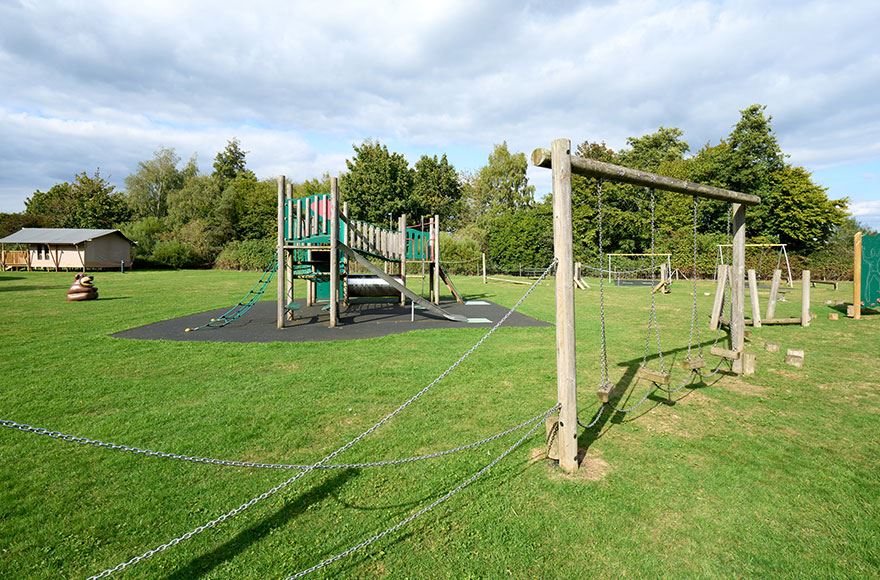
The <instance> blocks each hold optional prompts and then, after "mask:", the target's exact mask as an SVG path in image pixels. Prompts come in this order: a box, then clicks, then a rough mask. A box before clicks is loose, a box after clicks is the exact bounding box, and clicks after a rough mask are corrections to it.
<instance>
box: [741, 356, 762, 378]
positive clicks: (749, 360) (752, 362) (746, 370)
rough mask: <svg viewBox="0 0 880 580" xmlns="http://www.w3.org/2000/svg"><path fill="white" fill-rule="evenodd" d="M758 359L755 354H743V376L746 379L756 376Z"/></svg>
mask: <svg viewBox="0 0 880 580" xmlns="http://www.w3.org/2000/svg"><path fill="white" fill-rule="evenodd" d="M757 361H758V357H757V356H755V353H753V352H744V353H742V363H741V364H742V375H743V376H744V377H748V376H751V375H753V374H755V367H756V366H757Z"/></svg>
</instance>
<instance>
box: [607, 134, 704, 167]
mask: <svg viewBox="0 0 880 580" xmlns="http://www.w3.org/2000/svg"><path fill="white" fill-rule="evenodd" d="M683 135H684V132H683V131H682V130H681V129H679V128H678V127H660V128H659V129H657V131H655V132H654V133H649V134H648V135H644V136H642V137H629V138H628V139H627V140H626V142H627V144H628V145H629V147H630V148H629V150H624V151H621V152H620V154H619V155H618V158H619V160H620V164H621V165H625V166H626V167H632V168H633V169H641V170H643V171H651V172H657V170H658V169H660V167H661V166H662V165H664V164H668V163H672V162H674V161H679V160H681V159H684V154H685V153H687V152H688V150H689V149H690V146H689V145H688V144H687V142H685V141H684V140H682V138H681V137H682V136H683ZM603 145H604V144H603Z"/></svg>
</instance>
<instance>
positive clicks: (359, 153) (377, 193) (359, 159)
mask: <svg viewBox="0 0 880 580" xmlns="http://www.w3.org/2000/svg"><path fill="white" fill-rule="evenodd" d="M353 149H354V151H355V156H354V158H353V159H346V160H345V165H346V167H347V168H348V171H347V172H346V173H344V174H343V175H342V176H341V177H340V179H339V188H340V192H341V194H342V197H343V199H344V200H346V201H348V203H349V211H350V213H351V216H352V217H353V218H356V219H361V220H366V221H370V222H373V223H377V224H383V223H386V222H387V221H388V214H391V215H393V216H398V215H400V214H403V213H407V214H411V213H413V210H414V209H416V208H415V204H414V202H413V198H412V193H413V171H412V170H411V169H410V167H409V163H407V161H406V158H405V157H404V156H403V155H402V154H400V153H391V152H389V151H388V147H386V146H385V145H383V144H381V143H379V142H378V141H373V140H371V139H367V140H365V141H364V142H363V143H361V145H360V146H358V145H354V146H353Z"/></svg>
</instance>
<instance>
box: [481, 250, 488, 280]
mask: <svg viewBox="0 0 880 580" xmlns="http://www.w3.org/2000/svg"><path fill="white" fill-rule="evenodd" d="M482 256H483V284H487V283H488V282H487V280H486V252H482Z"/></svg>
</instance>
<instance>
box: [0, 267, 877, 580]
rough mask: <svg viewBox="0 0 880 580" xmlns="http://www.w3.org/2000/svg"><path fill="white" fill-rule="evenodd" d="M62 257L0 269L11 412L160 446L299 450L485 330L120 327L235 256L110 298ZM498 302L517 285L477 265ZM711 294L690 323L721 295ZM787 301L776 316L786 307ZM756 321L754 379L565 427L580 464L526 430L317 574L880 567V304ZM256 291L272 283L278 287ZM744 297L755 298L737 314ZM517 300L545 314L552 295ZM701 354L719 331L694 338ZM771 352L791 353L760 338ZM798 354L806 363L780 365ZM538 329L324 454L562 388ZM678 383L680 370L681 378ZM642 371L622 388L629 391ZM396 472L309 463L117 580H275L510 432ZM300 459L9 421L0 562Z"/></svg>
mask: <svg viewBox="0 0 880 580" xmlns="http://www.w3.org/2000/svg"><path fill="white" fill-rule="evenodd" d="M71 278H72V275H70V274H55V273H30V274H28V273H15V272H7V273H0V368H2V373H3V374H2V376H3V380H2V386H0V418H4V419H11V420H15V421H19V422H25V423H31V424H34V425H39V426H44V427H48V428H51V429H56V430H59V431H65V432H69V433H75V434H78V435H83V436H87V437H92V438H96V439H103V440H110V441H114V442H118V443H123V444H127V445H132V446H138V447H147V448H154V449H160V450H163V451H169V452H176V453H185V454H194V455H205V456H215V457H224V458H230V459H243V460H256V461H270V462H296V463H308V462H312V461H315V460H317V459H320V458H321V457H322V456H323V455H324V454H325V453H327V452H328V451H331V450H332V449H334V448H335V447H337V446H339V445H341V444H342V443H345V442H346V441H348V440H349V439H350V438H351V437H353V436H355V435H357V434H358V433H360V432H361V431H362V430H363V429H365V428H367V427H369V426H370V425H371V424H373V422H375V421H376V420H377V419H378V418H380V417H381V416H382V415H384V414H385V413H387V412H388V411H390V410H392V409H393V408H394V407H396V406H397V404H399V403H400V402H402V401H403V400H405V399H406V398H407V397H409V396H411V395H412V394H413V393H415V392H416V391H418V390H419V389H421V388H422V387H423V386H424V385H426V384H427V383H428V382H430V381H431V380H432V379H433V378H434V377H435V376H436V375H437V374H439V373H440V372H441V371H442V370H444V369H445V368H446V367H447V366H449V364H451V363H452V362H453V361H454V360H455V359H457V358H458V357H459V356H460V355H461V353H463V352H464V351H465V350H467V349H468V348H469V347H470V346H471V345H472V344H473V343H474V342H476V341H477V340H478V339H479V337H480V336H481V335H482V331H481V330H478V329H457V330H432V331H418V332H413V333H407V334H402V335H394V336H388V337H383V338H378V339H371V340H364V341H357V342H342V343H340V342H334V343H314V344H301V343H269V344H219V343H177V342H165V341H130V340H119V339H113V338H110V337H109V336H108V335H109V334H110V333H112V332H116V331H119V330H123V329H125V328H130V327H133V326H138V325H141V324H146V323H149V322H154V321H157V320H162V319H166V318H171V317H174V316H182V315H185V314H191V313H194V312H198V311H201V310H207V309H210V308H219V307H222V306H226V305H229V304H231V303H234V302H235V301H236V300H238V298H240V296H241V295H242V294H243V293H244V292H245V291H246V290H247V289H248V288H249V287H250V286H251V285H252V283H253V281H254V280H255V279H256V274H254V273H238V272H214V271H211V272H203V271H182V272H137V271H135V272H130V273H127V274H124V275H122V274H118V273H99V274H98V275H97V278H96V283H97V285H98V286H99V288H100V291H101V296H102V300H99V301H97V302H90V303H73V304H71V303H66V302H65V301H64V294H65V291H66V289H67V287H68V286H69V285H70V279H71ZM591 282H592V283H593V289H592V290H589V291H586V292H581V291H578V293H577V300H578V304H577V309H578V310H577V316H578V318H577V336H578V375H579V381H580V386H581V388H580V391H581V392H580V395H579V399H580V405H581V407H582V417H583V418H585V419H586V418H588V417H589V416H591V413H592V410H594V409H595V407H596V403H595V397H594V396H593V394H592V393H593V391H594V388H595V385H596V384H597V383H598V381H599V375H598V367H597V362H598V324H597V312H598V305H597V303H596V299H597V294H598V293H597V291H596V282H595V281H591ZM456 283H457V285H458V287H459V289H460V290H461V291H463V292H464V293H466V294H468V295H470V296H471V297H474V298H477V297H484V298H488V299H490V300H493V301H496V302H499V303H501V304H507V305H511V304H513V303H514V302H515V301H516V299H517V298H518V297H519V295H521V293H522V292H523V290H524V289H525V287H521V286H513V285H505V284H500V283H499V284H490V285H483V284H482V283H481V282H480V280H479V279H478V278H461V279H457V280H456ZM711 286H712V285H711V284H710V283H700V288H699V302H700V307H701V309H702V311H701V316H700V320H701V322H702V321H704V320H705V318H706V315H707V311H708V308H709V306H710V304H711V300H712V297H711V296H706V295H705V294H706V293H710V292H711V291H712V287H711ZM798 294H799V292H798V291H797V290H796V289H795V290H793V291H791V292H790V293H789V301H788V302H787V303H784V304H781V305H780V307H779V309H778V315H779V316H799V302H798V300H799V296H798ZM849 295H851V287H849V288H848V287H847V286H846V285H843V286H842V287H841V289H840V290H838V291H837V292H835V291H833V290H832V289H831V288H816V289H813V302H814V307H813V311H814V312H815V313H817V315H818V317H817V319H816V321H815V322H814V323H813V325H812V326H811V327H810V328H809V329H801V328H800V327H764V328H761V329H755V330H754V331H753V334H752V337H751V340H750V342H749V343H748V344H749V348H751V349H752V350H753V351H754V352H756V353H757V355H758V373H757V374H756V375H755V376H753V377H748V378H743V379H740V378H735V377H723V378H721V380H720V381H717V382H714V383H713V384H711V385H708V386H702V387H700V388H696V389H693V390H684V391H682V392H681V393H679V394H678V395H677V397H678V400H677V401H676V402H675V404H673V405H670V404H666V403H665V402H664V401H663V398H661V397H652V398H651V399H649V401H648V402H647V403H646V404H645V405H644V406H643V407H642V408H641V409H639V411H638V412H636V413H631V414H626V415H623V414H619V413H618V414H610V413H609V414H608V415H607V416H606V417H603V419H604V420H603V421H602V422H601V423H600V425H599V426H597V428H595V429H593V430H591V431H589V432H587V433H584V434H583V435H582V436H581V439H580V443H581V446H582V447H584V448H586V450H587V451H586V469H584V470H582V472H580V473H579V474H578V475H577V476H572V477H569V476H563V475H561V474H559V473H557V472H556V471H555V470H554V469H553V468H551V467H549V466H548V465H547V463H546V462H545V461H543V460H540V459H538V460H536V459H534V457H535V455H534V453H535V450H536V449H537V448H539V447H540V445H541V437H540V436H536V437H534V438H533V439H531V440H530V441H528V442H527V444H526V445H525V446H524V447H522V448H520V449H518V450H517V451H515V452H514V453H513V454H512V455H511V456H510V457H508V458H507V459H506V460H505V461H504V462H502V463H500V464H499V466H498V467H497V468H496V469H494V470H492V471H491V472H490V473H489V474H487V475H486V476H485V478H483V479H481V480H479V481H478V482H477V483H476V484H474V485H473V486H472V487H470V488H468V489H467V490H466V491H464V492H463V493H462V494H460V495H459V496H456V497H455V498H454V499H452V500H451V501H450V502H448V503H447V504H444V505H443V506H441V507H439V508H438V509H437V510H436V511H434V512H432V513H430V514H428V515H427V516H425V517H424V518H422V519H420V520H418V521H417V522H416V523H414V524H413V525H411V526H409V527H407V528H405V529H404V530H402V531H401V532H400V533H398V534H394V535H392V536H389V537H388V538H385V539H383V540H381V541H380V542H378V543H377V544H375V545H373V546H372V547H371V548H370V549H368V550H366V551H365V552H364V553H359V554H356V555H354V556H353V557H351V558H348V559H347V560H345V561H343V562H341V563H338V564H335V565H334V566H332V567H330V568H328V569H327V570H326V571H325V574H326V575H327V576H332V577H338V576H374V575H378V576H389V577H447V578H461V577H500V576H514V577H563V576H565V577H588V576H594V575H602V576H622V575H627V576H676V577H681V576H752V577H758V576H768V575H774V576H786V577H803V576H808V577H828V576H834V577H866V576H867V577H878V576H880V436H878V433H880V357H878V356H877V355H878V351H880V320H878V319H876V317H875V318H874V319H870V318H868V319H864V320H861V321H858V322H857V321H852V320H848V319H846V318H845V317H842V318H841V320H839V321H830V320H827V316H826V314H827V312H830V311H831V310H830V307H828V306H825V305H824V302H825V300H827V299H836V300H845V299H846V297H847V296H849ZM267 299H272V296H269V295H267ZM658 304H659V318H660V324H661V326H662V328H663V341H664V349H665V350H667V351H669V352H670V354H668V355H667V356H668V357H669V358H670V359H671V358H675V359H677V360H680V359H681V358H683V357H684V354H685V351H686V348H687V340H688V323H689V320H690V312H689V308H690V295H689V285H688V283H686V282H680V283H678V284H676V286H675V287H674V289H673V293H672V294H670V295H668V296H662V297H659V298H658ZM647 308H648V301H647V298H646V295H645V289H644V288H617V287H612V288H610V289H608V323H609V325H608V343H609V364H610V367H611V379H612V380H615V381H617V380H619V379H621V377H625V375H626V373H627V372H628V371H629V370H631V368H632V366H633V365H634V364H637V363H638V362H639V361H640V360H641V358H642V354H643V349H644V334H643V329H644V326H645V321H646V319H647V313H648V310H647ZM746 308H747V311H748V305H747V306H746ZM522 311H523V312H524V313H525V314H528V315H531V316H534V317H537V318H540V319H543V320H548V321H552V320H553V312H554V306H553V292H552V286H551V285H549V284H547V285H545V286H542V287H540V288H538V289H537V290H536V292H535V294H534V295H533V296H532V297H530V299H529V300H528V301H527V302H526V303H525V304H524V306H523V308H522ZM702 338H703V340H704V342H706V343H711V342H712V340H713V339H714V338H715V336H714V335H711V334H710V333H708V331H704V332H703V337H702ZM766 341H773V342H778V343H780V344H781V345H782V352H781V353H775V354H773V353H768V352H766V351H765V350H764V349H763V345H764V343H765V342H766ZM786 348H804V349H805V350H806V353H807V359H806V366H805V367H804V368H803V369H794V368H792V367H789V366H787V365H785V364H784V363H783V357H784V351H785V349H786ZM554 365H555V350H554V330H553V328H518V329H513V328H511V329H504V328H502V329H501V330H499V331H498V332H497V333H496V335H495V336H493V337H492V338H491V339H489V341H487V342H486V343H485V345H484V346H483V347H482V348H480V349H479V350H478V351H477V352H476V353H475V354H474V355H473V356H472V357H471V358H470V359H469V360H468V361H467V362H466V363H464V364H463V365H462V366H461V367H460V368H459V369H457V370H456V371H455V372H454V373H452V374H451V375H450V376H449V377H447V379H446V380H444V381H443V382H442V383H440V384H439V385H438V386H437V387H436V388H435V389H433V390H432V391H431V392H429V393H428V394H427V395H425V397H424V398H423V399H421V400H419V401H418V402H417V403H416V404H414V405H413V406H412V407H411V408H409V409H407V410H406V411H405V412H404V413H402V414H401V415H400V416H399V417H397V418H396V419H395V420H394V421H392V422H391V423H389V424H388V425H386V426H385V427H383V428H382V429H381V430H380V431H378V432H376V433H375V434H373V435H372V436H371V437H369V438H368V439H367V440H365V441H364V442H363V443H361V444H360V445H357V446H355V447H354V448H352V449H351V450H350V451H349V452H348V453H346V454H345V455H343V456H342V457H340V460H341V461H364V460H374V459H385V458H393V457H399V456H408V455H414V454H419V453H425V452H430V451H435V450H440V449H444V448H447V447H451V446H455V445H458V444H464V443H468V442H470V441H473V440H476V439H479V438H481V437H483V436H486V435H489V434H492V433H495V432H498V431H500V430H502V429H504V428H506V427H508V426H511V425H513V424H515V423H517V422H519V421H521V420H523V419H525V418H527V417H530V416H533V415H536V414H537V413H539V412H540V411H542V410H543V409H546V408H548V407H550V406H551V405H553V403H554V396H555V382H554V381H555V367H554ZM681 377H682V374H681V371H678V374H677V375H676V376H675V377H674V378H673V380H678V379H680V378H681ZM642 389H644V386H642V385H635V386H632V387H631V389H630V392H631V396H632V397H634V398H635V399H634V400H637V399H638V398H641V394H642V393H643V392H644V391H643V390H642ZM515 437H516V436H514V435H512V436H510V437H508V438H505V439H504V440H500V441H496V442H493V443H491V444H489V445H487V446H485V447H481V448H479V449H477V450H473V451H470V452H466V453H462V454H458V455H454V456H450V457H446V458H443V459H437V460H432V461H429V462H422V463H418V464H413V465H409V466H404V467H397V468H384V469H376V470H349V471H341V472H326V473H315V474H309V475H307V476H306V477H304V478H303V479H302V480H301V481H300V482H298V483H297V484H295V486H293V487H291V488H290V489H288V490H286V491H285V492H283V493H281V494H279V495H278V496H275V497H273V498H271V499H269V500H267V501H266V502H264V503H262V504H260V505H258V506H256V507H254V508H253V509H251V510H248V511H247V512H245V513H243V514H242V515H240V516H238V517H237V518H235V519H234V520H232V521H231V522H227V523H226V524H224V525H222V526H220V527H218V528H216V529H215V530H211V531H208V532H205V533H204V534H201V535H200V536H197V537H196V538H194V539H192V540H190V541H188V542H185V543H183V544H181V545H179V546H177V547H174V548H172V549H170V550H169V551H167V552H165V553H163V554H160V555H158V556H156V557H155V558H153V559H151V560H148V561H146V562H144V563H142V564H139V565H138V566H137V567H135V568H134V570H133V574H132V575H133V576H137V577H158V576H170V577H175V578H190V577H193V576H204V577H211V578H214V577H216V578H220V577H230V576H234V577H253V578H257V577H260V578H262V577H279V576H282V575H286V574H290V573H293V572H296V571H297V570H300V569H302V568H307V567H309V566H311V565H312V564H314V563H316V562H318V561H319V560H321V559H323V558H325V557H327V556H330V555H332V554H334V553H336V552H338V551H340V550H342V549H344V548H346V547H348V546H349V545H352V544H355V543H357V542H359V541H360V540H362V539H364V538H365V537H367V536H370V535H372V534H373V533H375V532H377V531H379V530H381V529H384V528H385V527H387V526H389V525H391V524H393V523H395V522H396V521H398V520H399V519H402V518H403V517H405V516H406V515H408V514H410V513H412V512H413V511H415V510H416V509H418V508H419V507H421V506H422V505H425V504H427V503H429V502H431V501H433V500H434V499H436V498H437V497H439V496H440V495H442V494H443V493H444V492H445V491H446V490H448V489H450V488H451V487H453V486H454V485H456V484H457V483H458V482H459V481H461V480H462V479H464V478H466V477H467V476H469V475H470V474H471V473H473V472H475V471H476V470H477V469H479V468H480V467H482V466H483V465H485V464H486V463H488V462H489V461H490V460H491V459H492V458H493V457H495V456H497V455H498V454H499V453H501V451H502V450H504V449H506V448H507V447H508V446H509V445H510V444H511V443H512V442H513V441H514V440H515ZM289 476H290V474H289V473H280V472H277V471H268V470H266V471H258V470H245V469H235V468H225V467H217V466H210V465H190V464H183V463H179V462H174V461H167V460H161V459H150V458H140V457H135V456H130V455H125V454H121V453H114V452H110V451H105V450H100V449H94V448H89V447H81V446H76V445H70V444H64V443H60V442H57V441H53V440H49V439H48V438H45V437H35V436H29V435H26V434H23V433H18V432H14V431H11V430H6V429H4V430H0V480H2V482H3V484H2V486H0V575H3V576H4V577H58V576H63V577H76V576H80V577H82V576H87V575H89V574H91V573H95V572H98V571H100V570H102V569H104V568H106V567H109V566H112V565H115V564H117V563H118V562H121V561H123V560H125V559H128V558H129V557H131V556H133V555H136V554H139V553H141V552H143V551H145V550H147V549H149V548H151V547H154V546H156V545H157V544H159V543H161V542H163V541H166V540H168V539H171V538H172V537H175V536H177V535H179V534H181V533H183V532H185V531H188V530H190V529H192V528H194V527H196V526H197V525H199V524H202V523H204V522H205V521H207V520H209V519H211V518H213V517H216V516H217V515H219V514H221V513H224V512H225V511H227V510H229V509H230V508H232V507H235V506H237V505H239V504H240V503H242V502H243V501H246V500H247V499H249V498H251V497H253V496H255V495H257V494H259V493H261V492H262V491H264V490H266V489H268V488H270V487H272V486H274V485H275V484H277V483H279V482H280V481H283V480H284V479H286V478H287V477H289Z"/></svg>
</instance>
